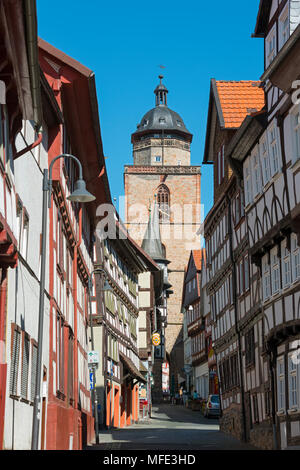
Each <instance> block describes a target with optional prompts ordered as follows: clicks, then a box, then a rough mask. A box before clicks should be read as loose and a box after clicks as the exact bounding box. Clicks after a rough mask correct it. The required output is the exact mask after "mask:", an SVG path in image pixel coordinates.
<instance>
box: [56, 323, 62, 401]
mask: <svg viewBox="0 0 300 470" xmlns="http://www.w3.org/2000/svg"><path fill="white" fill-rule="evenodd" d="M56 325H57V330H56V335H57V336H56V341H57V346H56V354H57V359H56V362H57V390H58V391H60V392H62V393H63V392H64V320H63V318H62V316H61V315H58V316H57V322H56Z"/></svg>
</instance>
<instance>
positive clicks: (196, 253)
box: [192, 250, 203, 271]
mask: <svg viewBox="0 0 300 470" xmlns="http://www.w3.org/2000/svg"><path fill="white" fill-rule="evenodd" d="M192 255H193V258H194V263H195V266H196V269H197V271H201V269H202V263H203V250H193V251H192Z"/></svg>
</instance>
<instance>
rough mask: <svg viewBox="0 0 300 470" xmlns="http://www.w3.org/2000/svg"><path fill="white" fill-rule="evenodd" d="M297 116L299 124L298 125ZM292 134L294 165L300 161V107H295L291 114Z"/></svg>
mask: <svg viewBox="0 0 300 470" xmlns="http://www.w3.org/2000/svg"><path fill="white" fill-rule="evenodd" d="M296 116H298V122H297V123H296ZM290 119H291V134H292V163H293V164H294V163H295V162H296V161H297V160H299V159H300V106H299V105H297V106H294V107H293V108H292V110H291V112H290Z"/></svg>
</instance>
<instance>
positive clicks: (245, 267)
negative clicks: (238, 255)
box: [244, 256, 249, 291]
mask: <svg viewBox="0 0 300 470" xmlns="http://www.w3.org/2000/svg"><path fill="white" fill-rule="evenodd" d="M244 272H245V277H244V280H245V291H246V290H248V289H249V258H248V256H246V257H245V259H244Z"/></svg>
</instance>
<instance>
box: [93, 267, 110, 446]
mask: <svg viewBox="0 0 300 470" xmlns="http://www.w3.org/2000/svg"><path fill="white" fill-rule="evenodd" d="M99 273H104V275H106V272H105V271H104V269H101V268H96V269H94V270H93V271H92V272H91V275H90V277H89V281H88V291H89V306H90V328H91V343H92V344H91V347H92V351H94V332H93V317H92V298H91V297H92V289H93V281H92V276H93V274H99ZM111 290H113V289H112V287H111V286H110V284H109V283H108V281H107V279H105V282H104V286H103V289H101V291H102V292H107V291H111ZM92 374H93V388H92V390H91V392H92V402H93V405H94V415H95V434H96V444H99V421H98V399H97V392H96V390H95V385H96V372H95V366H94V365H93V367H92Z"/></svg>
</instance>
